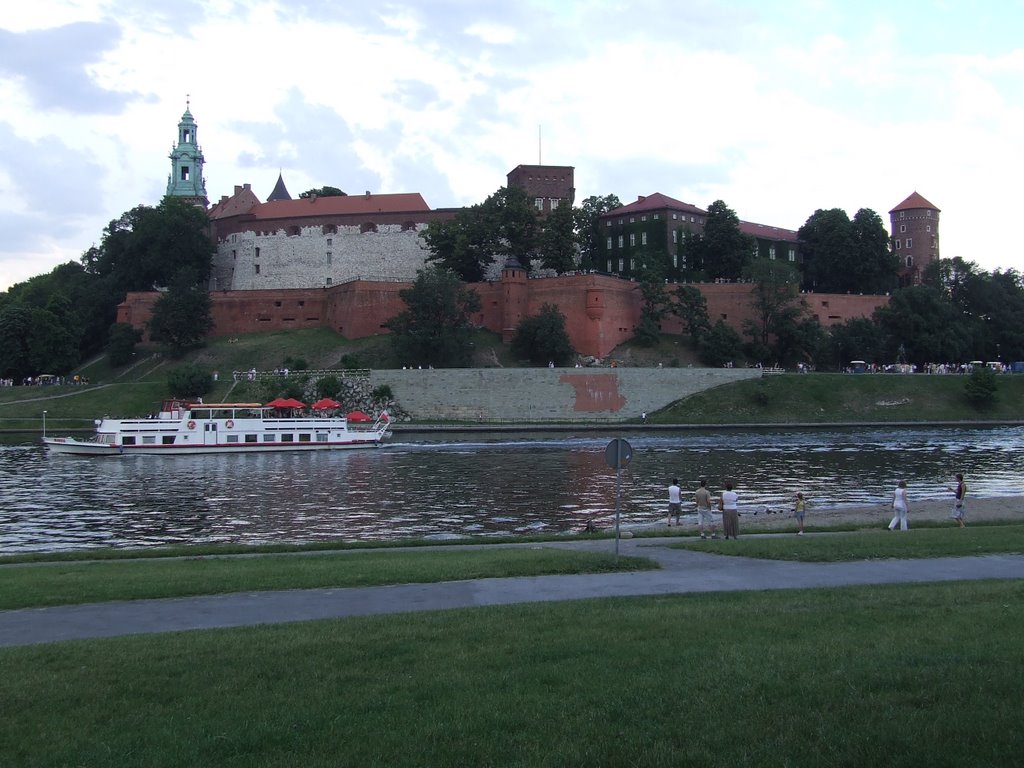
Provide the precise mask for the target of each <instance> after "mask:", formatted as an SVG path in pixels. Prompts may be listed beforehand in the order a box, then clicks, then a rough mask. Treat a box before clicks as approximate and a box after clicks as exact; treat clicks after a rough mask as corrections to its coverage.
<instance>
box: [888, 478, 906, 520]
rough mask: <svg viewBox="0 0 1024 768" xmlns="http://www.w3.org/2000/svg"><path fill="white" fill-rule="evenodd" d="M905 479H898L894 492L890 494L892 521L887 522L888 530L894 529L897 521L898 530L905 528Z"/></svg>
mask: <svg viewBox="0 0 1024 768" xmlns="http://www.w3.org/2000/svg"><path fill="white" fill-rule="evenodd" d="M908 506H909V505H908V504H907V481H906V480H900V482H899V485H897V486H896V492H895V493H893V495H892V511H893V513H894V514H893V516H892V521H891V522H890V523H889V530H890V531H895V530H896V524H897V523H899V526H900V530H902V531H905V530H907V509H908Z"/></svg>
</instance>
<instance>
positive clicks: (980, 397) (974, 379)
mask: <svg viewBox="0 0 1024 768" xmlns="http://www.w3.org/2000/svg"><path fill="white" fill-rule="evenodd" d="M998 389H999V386H998V384H997V382H996V373H995V371H993V370H992V369H991V368H975V369H974V370H973V371H971V375H970V376H968V377H967V381H966V382H964V394H965V395H966V396H967V400H968V402H970V403H971V405H974V406H976V407H979V408H981V407H985V406H988V405H992V404H993V403H995V401H996V399H997V397H996V393H997V390H998Z"/></svg>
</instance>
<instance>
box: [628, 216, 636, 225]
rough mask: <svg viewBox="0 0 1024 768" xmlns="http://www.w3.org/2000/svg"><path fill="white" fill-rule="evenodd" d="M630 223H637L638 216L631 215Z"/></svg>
mask: <svg viewBox="0 0 1024 768" xmlns="http://www.w3.org/2000/svg"><path fill="white" fill-rule="evenodd" d="M629 223H630V224H635V223H636V216H630V217H629Z"/></svg>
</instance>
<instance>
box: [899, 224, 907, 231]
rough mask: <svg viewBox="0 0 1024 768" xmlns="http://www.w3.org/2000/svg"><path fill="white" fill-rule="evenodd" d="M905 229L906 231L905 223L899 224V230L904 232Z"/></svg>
mask: <svg viewBox="0 0 1024 768" xmlns="http://www.w3.org/2000/svg"><path fill="white" fill-rule="evenodd" d="M906 231H907V225H906V224H900V232H906Z"/></svg>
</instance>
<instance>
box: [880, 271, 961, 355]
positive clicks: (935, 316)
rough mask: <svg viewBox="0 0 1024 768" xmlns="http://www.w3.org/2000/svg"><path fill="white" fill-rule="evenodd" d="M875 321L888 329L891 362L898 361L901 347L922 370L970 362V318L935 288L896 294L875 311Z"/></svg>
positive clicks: (902, 291) (917, 288)
mask: <svg viewBox="0 0 1024 768" xmlns="http://www.w3.org/2000/svg"><path fill="white" fill-rule="evenodd" d="M874 319H875V322H877V323H878V324H879V325H880V326H881V327H882V328H883V329H884V330H885V334H886V342H885V343H886V353H887V355H888V357H889V359H890V360H895V359H897V356H898V354H899V353H898V350H899V349H900V348H901V347H902V348H903V350H904V351H905V355H906V360H907V361H908V362H910V363H913V364H915V365H917V366H918V367H919V368H921V367H923V366H924V365H925V364H926V363H938V362H956V361H958V360H965V359H967V358H966V357H965V355H966V354H968V353H969V351H970V348H969V338H970V334H969V330H968V327H967V319H966V318H965V316H964V314H963V313H962V312H961V311H959V310H958V309H957V308H956V307H955V306H954V305H953V303H952V302H950V301H949V300H948V299H947V298H946V297H945V296H943V295H942V292H941V291H939V290H938V289H937V288H935V287H933V286H930V285H915V286H911V287H909V288H901V289H900V290H898V291H895V292H894V293H893V294H892V297H891V298H890V299H889V305H888V306H886V307H879V308H878V309H877V310H875V314H874Z"/></svg>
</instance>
